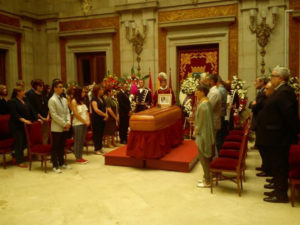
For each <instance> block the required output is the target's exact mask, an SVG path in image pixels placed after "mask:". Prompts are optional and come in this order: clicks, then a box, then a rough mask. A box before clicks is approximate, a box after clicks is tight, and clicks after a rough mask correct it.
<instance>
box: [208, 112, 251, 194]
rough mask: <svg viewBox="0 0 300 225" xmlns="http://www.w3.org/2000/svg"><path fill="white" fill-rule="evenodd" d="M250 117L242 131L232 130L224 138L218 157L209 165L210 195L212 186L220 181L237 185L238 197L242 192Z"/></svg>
mask: <svg viewBox="0 0 300 225" xmlns="http://www.w3.org/2000/svg"><path fill="white" fill-rule="evenodd" d="M249 124H250V117H248V118H247V120H246V121H245V123H244V127H243V129H242V130H232V131H230V133H229V135H228V136H227V137H226V138H225V140H224V143H223V145H222V148H221V150H220V151H219V157H217V158H215V159H214V160H213V161H212V162H211V163H210V180H211V193H213V186H214V185H213V184H214V182H215V183H216V185H217V184H218V182H219V181H222V180H231V181H233V182H235V183H236V184H237V190H238V195H239V196H241V191H242V190H243V180H244V181H246V177H245V170H246V163H245V159H246V154H247V150H248V137H249V128H250V126H249Z"/></svg>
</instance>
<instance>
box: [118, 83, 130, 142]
mask: <svg viewBox="0 0 300 225" xmlns="http://www.w3.org/2000/svg"><path fill="white" fill-rule="evenodd" d="M127 91H128V85H127V83H123V84H122V86H121V90H120V92H119V93H118V95H117V98H118V103H119V116H120V127H119V136H120V140H121V143H122V144H127V133H128V127H129V114H130V109H131V107H130V101H129V96H128V93H127Z"/></svg>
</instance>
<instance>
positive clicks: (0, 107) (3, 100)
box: [0, 84, 9, 115]
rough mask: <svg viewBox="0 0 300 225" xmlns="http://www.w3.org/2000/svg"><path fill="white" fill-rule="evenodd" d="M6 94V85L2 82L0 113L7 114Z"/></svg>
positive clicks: (0, 85)
mask: <svg viewBox="0 0 300 225" xmlns="http://www.w3.org/2000/svg"><path fill="white" fill-rule="evenodd" d="M7 95H8V92H7V87H6V86H5V85H3V84H0V115H7V114H9V108H8V103H7V102H8V99H7Z"/></svg>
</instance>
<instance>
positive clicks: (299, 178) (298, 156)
mask: <svg viewBox="0 0 300 225" xmlns="http://www.w3.org/2000/svg"><path fill="white" fill-rule="evenodd" d="M289 169H290V170H289V182H290V190H291V204H292V206H293V207H294V205H295V195H296V193H295V192H296V187H297V186H300V145H299V143H298V144H297V145H292V146H291V147H290V152H289Z"/></svg>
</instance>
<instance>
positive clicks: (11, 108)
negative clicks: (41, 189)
mask: <svg viewBox="0 0 300 225" xmlns="http://www.w3.org/2000/svg"><path fill="white" fill-rule="evenodd" d="M127 87H128V86H127V84H126V83H123V84H122V87H121V91H120V92H119V94H118V95H116V92H115V90H113V89H112V88H110V87H105V86H104V85H103V84H97V85H94V86H93V88H92V90H91V91H90V90H89V88H88V87H79V86H75V85H72V86H70V87H68V88H67V90H66V91H64V84H63V82H62V81H61V80H59V79H54V80H53V83H52V87H51V88H50V87H49V86H48V85H45V84H44V82H43V81H42V80H40V79H34V80H33V81H32V82H31V89H30V90H29V91H27V92H25V83H24V82H23V81H18V82H17V83H16V87H15V88H14V89H13V91H12V96H11V98H10V99H9V97H8V90H7V87H6V86H5V85H0V110H1V111H0V114H1V115H5V114H10V120H9V128H10V132H11V134H12V135H13V137H14V139H15V143H14V151H13V156H12V157H13V161H14V162H15V163H16V164H17V165H18V166H19V167H22V168H26V167H27V164H26V163H24V161H25V159H24V149H25V148H26V147H27V142H26V134H25V129H24V124H31V123H33V122H39V123H41V126H42V139H43V144H47V143H50V142H51V144H52V150H51V160H52V164H53V171H54V172H56V173H61V172H62V171H61V168H65V169H70V168H71V167H70V166H69V165H67V164H66V162H65V161H64V148H65V142H66V139H67V138H70V137H71V136H72V137H73V138H74V155H75V157H76V162H77V163H80V164H85V163H87V162H88V160H86V159H84V158H83V157H82V153H83V147H84V142H85V137H86V133H87V131H88V129H92V131H93V142H94V146H95V154H98V155H102V154H103V153H104V152H103V149H102V148H103V144H102V143H103V140H104V137H105V140H106V141H107V147H110V148H111V147H116V146H117V145H116V143H115V137H116V130H117V126H118V127H119V130H120V132H119V136H120V140H121V143H122V144H125V143H127V133H128V127H129V115H130V114H131V107H130V102H129V93H128V90H127ZM89 92H90V93H91V96H89ZM117 98H118V100H119V101H118V100H117ZM118 102H121V104H118ZM49 133H51V135H49ZM49 137H51V139H49Z"/></svg>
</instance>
